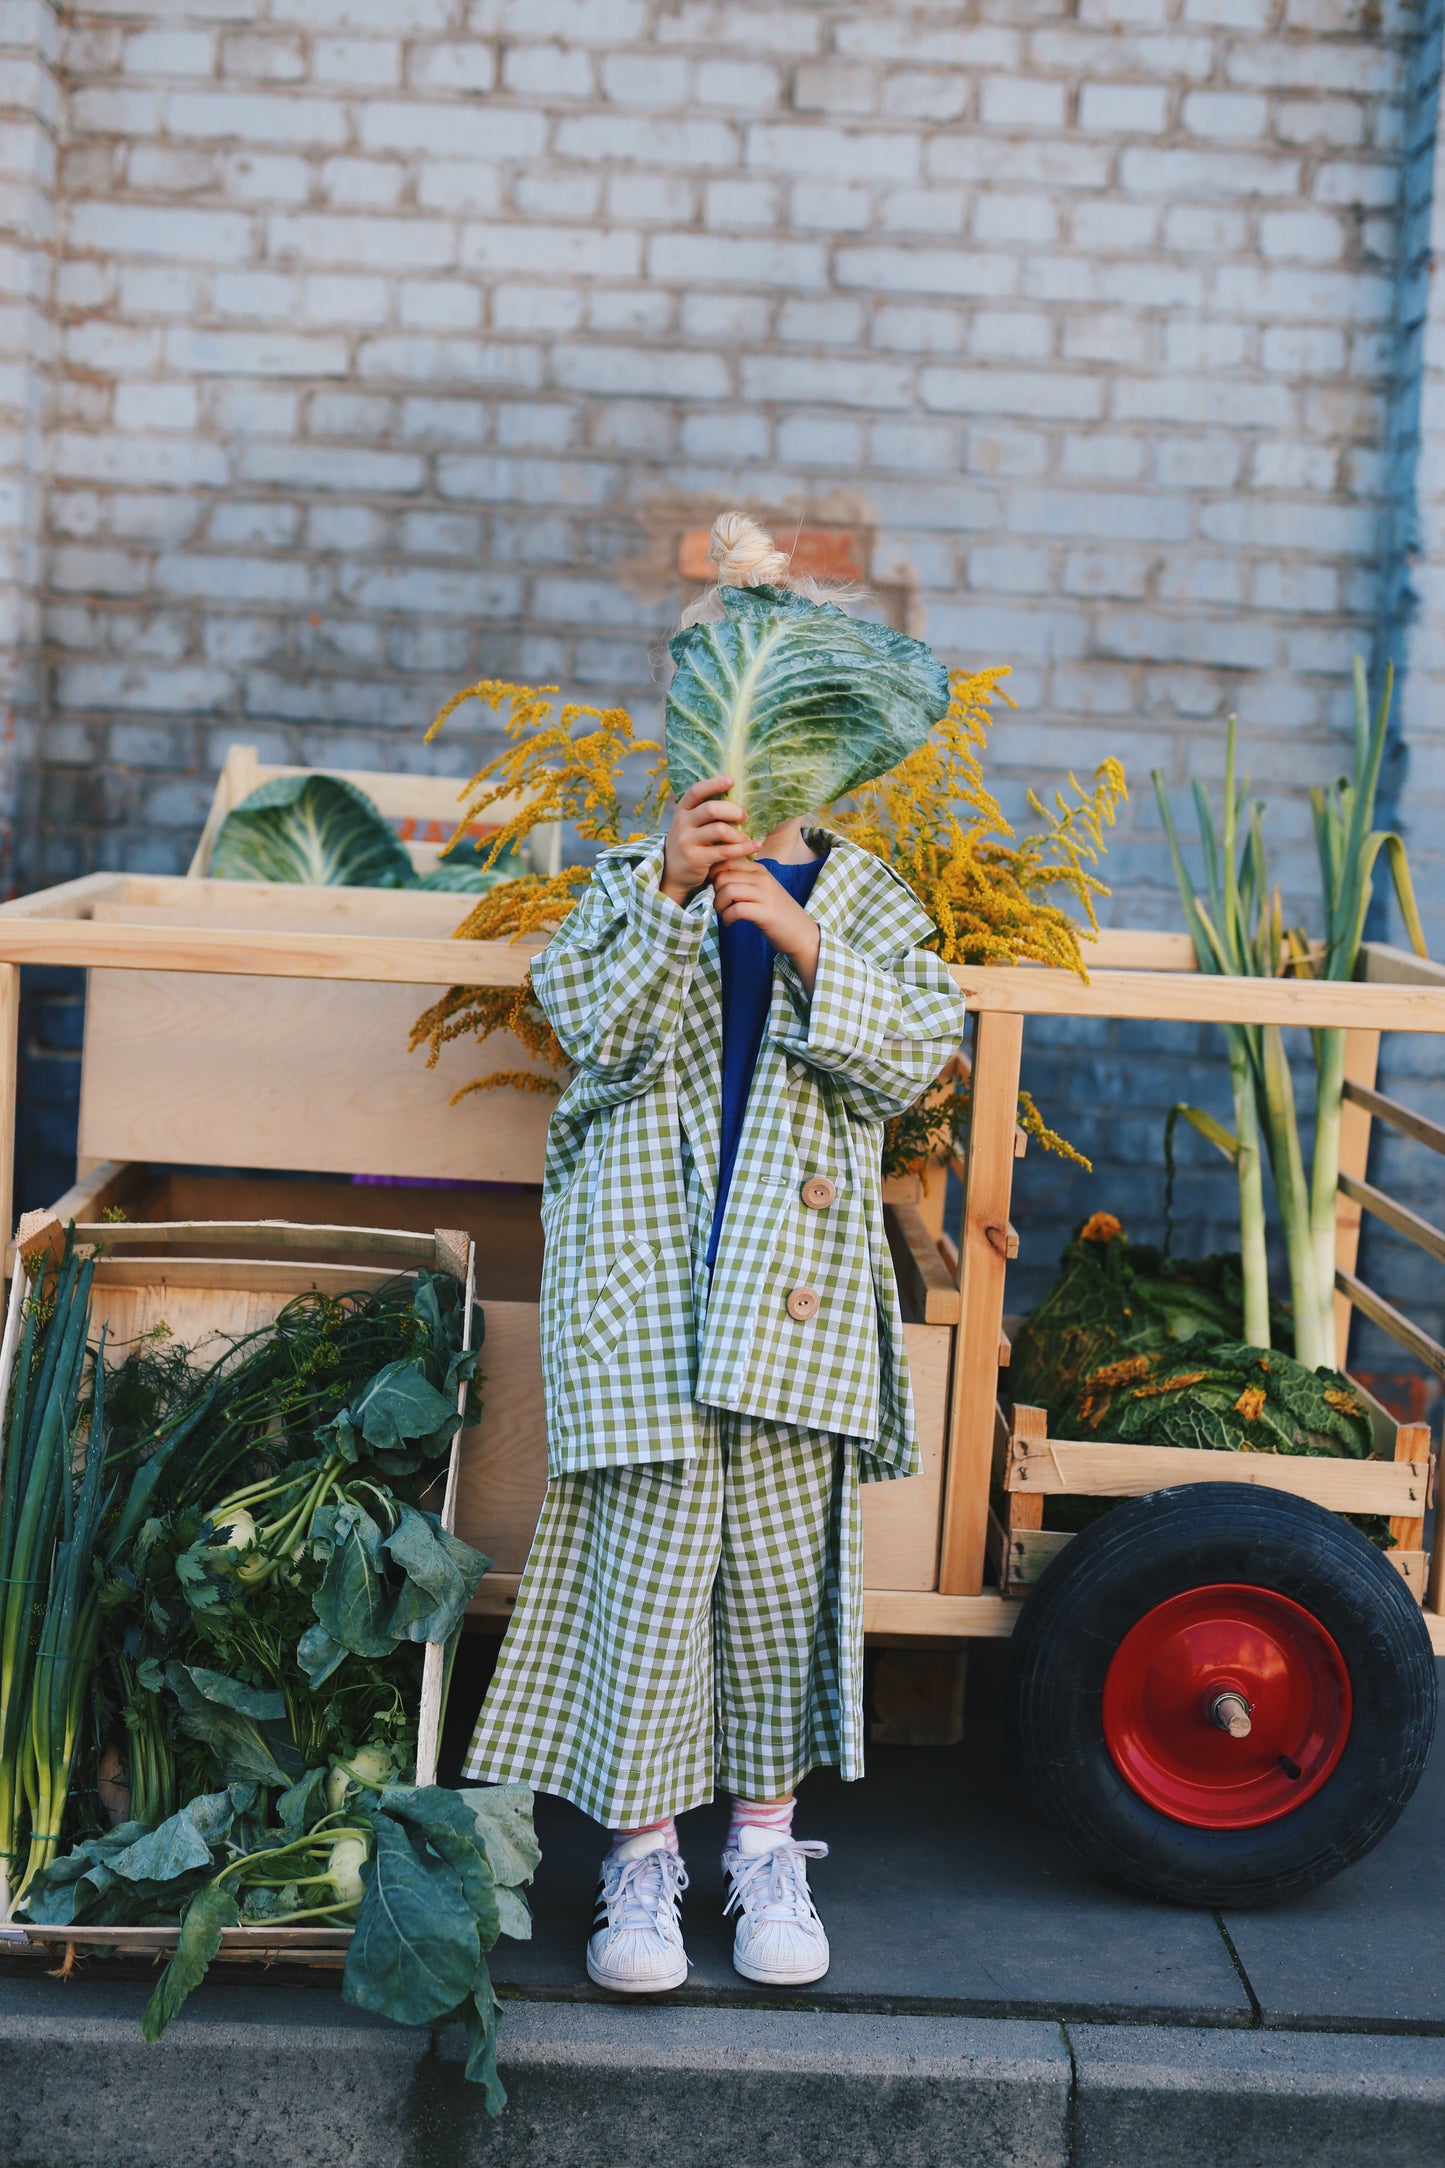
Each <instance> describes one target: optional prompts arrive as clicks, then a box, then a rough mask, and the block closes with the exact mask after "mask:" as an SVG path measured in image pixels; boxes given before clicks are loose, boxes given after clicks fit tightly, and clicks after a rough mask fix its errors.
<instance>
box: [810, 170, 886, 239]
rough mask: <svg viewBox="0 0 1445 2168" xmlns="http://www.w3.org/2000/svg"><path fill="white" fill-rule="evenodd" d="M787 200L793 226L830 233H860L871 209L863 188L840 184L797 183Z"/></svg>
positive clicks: (864, 227) (866, 193)
mask: <svg viewBox="0 0 1445 2168" xmlns="http://www.w3.org/2000/svg"><path fill="white" fill-rule="evenodd" d="M791 201H792V222H793V224H794V225H795V226H801V227H803V228H804V229H806V230H817V231H821V232H830V233H862V232H863V231H864V230H865V229H866V228H867V225H868V220H869V213H870V211H871V208H872V204H871V199H870V197H869V193H868V190H867V189H866V188H857V187H850V186H848V185H847V184H846V183H844V182H841V181H822V182H819V181H798V182H796V183H795V185H794V188H793V192H792V199H791Z"/></svg>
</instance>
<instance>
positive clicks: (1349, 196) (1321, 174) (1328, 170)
mask: <svg viewBox="0 0 1445 2168" xmlns="http://www.w3.org/2000/svg"><path fill="white" fill-rule="evenodd" d="M1398 190H1399V173H1398V169H1397V168H1396V167H1395V166H1394V165H1393V164H1387V163H1385V162H1384V161H1383V160H1382V161H1379V162H1378V163H1370V162H1369V161H1366V160H1363V159H1360V160H1345V159H1339V160H1334V161H1330V162H1327V163H1325V164H1323V165H1321V166H1319V167H1318V168H1317V169H1316V172H1315V181H1314V188H1313V190H1312V194H1313V196H1314V199H1315V202H1316V203H1329V204H1337V205H1339V206H1340V208H1341V209H1360V210H1371V209H1374V210H1389V209H1392V208H1393V207H1394V204H1395V201H1396V197H1397V194H1398Z"/></svg>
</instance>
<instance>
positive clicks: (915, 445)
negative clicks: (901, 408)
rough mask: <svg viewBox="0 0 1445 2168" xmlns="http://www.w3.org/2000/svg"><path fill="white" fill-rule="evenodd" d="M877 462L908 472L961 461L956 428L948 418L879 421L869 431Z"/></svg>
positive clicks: (945, 468) (942, 468)
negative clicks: (942, 419) (943, 420)
mask: <svg viewBox="0 0 1445 2168" xmlns="http://www.w3.org/2000/svg"><path fill="white" fill-rule="evenodd" d="M869 444H870V446H871V449H872V457H873V460H874V462H875V463H876V464H877V465H879V466H883V467H896V468H900V469H901V470H902V471H903V472H904V473H909V474H913V473H917V474H928V473H935V474H936V473H939V472H947V471H949V470H950V469H952V468H956V467H957V466H958V464H959V442H958V434H957V431H956V429H955V428H953V427H952V426H951V425H950V424H948V423H945V422H923V421H898V422H875V423H874V425H873V428H872V430H871V431H870V433H869Z"/></svg>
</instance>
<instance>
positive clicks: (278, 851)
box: [211, 775, 416, 888]
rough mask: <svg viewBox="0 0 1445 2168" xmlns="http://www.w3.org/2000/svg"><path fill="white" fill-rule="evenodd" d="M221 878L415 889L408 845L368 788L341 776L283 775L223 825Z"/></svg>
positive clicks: (215, 858)
mask: <svg viewBox="0 0 1445 2168" xmlns="http://www.w3.org/2000/svg"><path fill="white" fill-rule="evenodd" d="M211 878H212V879H213V880H217V881H291V882H301V883H305V884H308V885H310V886H313V887H318V886H319V887H343V888H413V887H415V886H416V875H415V873H414V872H413V870H412V863H411V859H410V857H409V856H408V854H407V851H406V848H405V846H404V845H403V844H402V843H401V842H400V840H399V839H398V837H397V835H396V834H395V832H394V830H393V829H392V828H391V826H390V825H389V823H388V822H386V821H384V820H383V819H382V817H381V815H380V814H379V813H378V812H377V810H376V807H375V806H374V805H373V804H372V802H371V800H370V799H369V798H368V797H367V795H366V793H365V791H362V790H358V789H357V788H356V786H355V784H354V783H348V782H346V781H345V780H344V779H343V778H342V777H341V776H339V775H278V776H275V777H273V778H272V780H271V781H270V782H269V783H262V784H260V785H259V787H258V788H257V789H255V790H253V791H252V792H251V794H250V796H249V797H248V798H245V799H243V801H242V802H241V804H240V805H238V806H237V807H236V808H235V809H234V811H232V812H230V813H228V814H227V815H226V818H225V819H224V820H223V821H222V823H221V827H220V831H219V833H218V834H217V837H216V844H215V849H214V850H213V851H212V853H211Z"/></svg>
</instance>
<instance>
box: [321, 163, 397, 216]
mask: <svg viewBox="0 0 1445 2168" xmlns="http://www.w3.org/2000/svg"><path fill="white" fill-rule="evenodd" d="M405 179H406V174H405V172H404V170H403V168H402V167H401V166H399V165H387V164H384V163H383V162H382V160H381V159H379V158H328V159H327V160H326V162H325V164H324V165H323V166H322V168H321V189H322V193H323V195H324V196H325V197H326V199H327V201H328V202H329V203H333V204H336V205H338V206H339V207H342V208H347V209H355V210H366V211H391V210H395V208H396V206H397V204H398V203H399V202H400V200H401V191H402V185H403V183H404V181H405Z"/></svg>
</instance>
